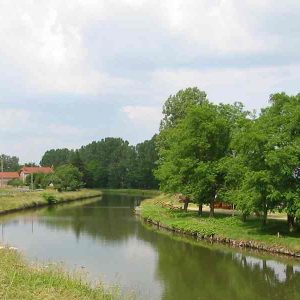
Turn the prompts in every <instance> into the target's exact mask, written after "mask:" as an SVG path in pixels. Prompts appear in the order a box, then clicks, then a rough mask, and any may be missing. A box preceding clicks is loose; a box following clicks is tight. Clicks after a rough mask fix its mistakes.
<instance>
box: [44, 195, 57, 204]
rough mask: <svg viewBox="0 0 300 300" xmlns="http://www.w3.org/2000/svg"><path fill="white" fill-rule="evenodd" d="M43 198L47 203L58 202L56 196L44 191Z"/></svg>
mask: <svg viewBox="0 0 300 300" xmlns="http://www.w3.org/2000/svg"><path fill="white" fill-rule="evenodd" d="M43 198H44V199H45V200H46V201H47V203H48V204H55V203H57V202H58V200H57V198H55V196H54V195H53V194H48V193H44V194H43Z"/></svg>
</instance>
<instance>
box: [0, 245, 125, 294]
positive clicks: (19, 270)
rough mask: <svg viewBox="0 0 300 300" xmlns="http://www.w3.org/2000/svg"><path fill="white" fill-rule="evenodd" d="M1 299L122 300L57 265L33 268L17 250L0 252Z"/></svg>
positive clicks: (114, 291) (111, 291)
mask: <svg viewBox="0 0 300 300" xmlns="http://www.w3.org/2000/svg"><path fill="white" fill-rule="evenodd" d="M0 258H1V259H0V299H3V300H4V299H14V300H16V299H22V300H29V299H30V300H32V299H40V300H45V299H46V300H48V299H70V300H76V299H78V300H79V299H80V300H81V299H97V300H98V299H99V300H102V299H120V298H119V296H120V295H119V292H118V290H116V289H112V290H110V291H108V290H106V289H104V287H103V286H102V285H98V286H97V287H95V288H92V287H91V286H90V285H89V284H87V283H86V282H85V281H83V280H81V279H80V277H79V275H78V274H77V275H76V274H73V275H70V274H69V273H66V272H64V271H63V270H61V269H59V268H57V266H56V267H54V266H47V267H41V266H33V265H28V264H27V263H26V262H24V259H23V258H22V256H21V255H20V254H19V253H18V252H17V251H14V250H8V249H6V248H4V249H1V250H0Z"/></svg>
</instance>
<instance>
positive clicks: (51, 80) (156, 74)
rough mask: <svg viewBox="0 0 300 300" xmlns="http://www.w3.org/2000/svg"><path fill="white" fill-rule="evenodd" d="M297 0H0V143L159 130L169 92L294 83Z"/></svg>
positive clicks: (250, 102)
mask: <svg viewBox="0 0 300 300" xmlns="http://www.w3.org/2000/svg"><path fill="white" fill-rule="evenodd" d="M299 48H300V1H299V0H285V1H279V0H243V1H240V0H0V153H6V154H10V155H18V156H19V157H20V159H21V161H22V162H25V161H37V162H38V161H39V160H40V158H41V155H42V154H43V153H44V151H45V150H47V149H50V148H57V147H70V148H76V147H79V146H81V145H83V144H87V143H89V142H91V141H92V140H99V139H101V138H103V137H106V136H120V137H122V138H124V139H127V140H129V141H130V142H131V143H133V144H135V143H138V142H140V141H143V140H144V139H148V138H151V136H152V135H153V134H154V133H155V132H156V131H157V129H158V125H159V120H160V117H161V107H162V104H163V102H164V101H165V100H166V98H167V97H168V96H169V95H170V94H174V93H176V92H177V91H178V90H180V89H183V88H186V87H189V86H198V87H199V88H200V89H202V90H205V91H206V92H207V94H208V97H209V99H210V100H211V101H213V102H216V103H217V102H226V103H232V102H234V101H242V102H244V103H245V105H246V107H247V108H249V109H259V108H261V107H263V106H266V105H267V102H268V97H269V95H270V94H271V93H274V92H280V91H286V92H287V93H289V94H296V93H298V92H299V91H300V87H299V82H300V51H299Z"/></svg>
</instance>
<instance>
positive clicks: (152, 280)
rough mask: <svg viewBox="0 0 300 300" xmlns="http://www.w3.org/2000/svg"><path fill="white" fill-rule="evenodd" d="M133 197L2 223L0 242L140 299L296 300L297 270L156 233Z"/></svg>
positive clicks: (71, 206)
mask: <svg viewBox="0 0 300 300" xmlns="http://www.w3.org/2000/svg"><path fill="white" fill-rule="evenodd" d="M140 200H141V198H139V197H125V196H104V197H103V199H102V200H96V201H89V202H82V203H73V204H68V205H64V206H54V207H52V208H48V209H43V210H38V211H35V212H26V213H23V214H21V215H14V216H11V217H5V218H1V219H0V222H2V242H7V243H10V244H12V245H16V246H17V247H19V248H21V249H24V250H25V251H26V254H27V255H29V257H37V258H38V259H44V260H48V259H50V260H55V261H64V262H66V263H67V264H68V265H69V266H74V265H77V266H81V265H83V266H85V267H86V269H87V270H88V271H89V272H90V276H91V278H99V276H101V277H102V278H104V280H106V281H108V282H114V281H118V282H119V284H120V285H121V286H122V288H123V289H124V290H125V291H128V290H132V289H135V290H138V291H139V292H138V293H139V295H140V296H141V298H143V299H174V300H176V299H225V300H226V299H251V300H252V299H265V300H266V299H299V295H300V267H299V266H298V265H297V264H296V263H295V262H294V261H280V260H275V259H266V258H262V257H258V256H253V255H249V254H247V253H244V252H238V251H234V250H231V249H226V248H219V247H216V246H209V245H208V244H203V245H202V246H201V245H200V246H199V244H197V245H195V244H194V243H191V242H186V241H183V240H182V239H179V238H176V237H172V236H171V235H170V234H164V233H157V232H156V231H155V230H152V229H149V228H147V227H146V226H144V225H142V224H141V223H140V221H139V220H138V219H137V218H135V217H134V215H133V209H134V207H135V205H137V204H138V203H139V201H140Z"/></svg>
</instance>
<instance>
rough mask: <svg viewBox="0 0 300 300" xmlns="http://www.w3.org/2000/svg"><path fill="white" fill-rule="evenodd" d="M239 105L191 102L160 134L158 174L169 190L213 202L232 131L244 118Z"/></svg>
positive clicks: (228, 151)
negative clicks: (179, 117) (178, 117)
mask: <svg viewBox="0 0 300 300" xmlns="http://www.w3.org/2000/svg"><path fill="white" fill-rule="evenodd" d="M246 115H247V114H246V113H244V112H243V107H242V106H241V105H240V104H236V105H214V104H212V103H209V102H208V101H205V102H203V103H201V105H194V104H191V106H190V107H189V108H187V109H186V111H185V115H181V119H180V120H177V123H175V124H174V125H173V126H172V127H169V128H167V129H163V130H162V131H161V133H160V135H161V136H160V141H162V140H163V142H161V143H158V146H159V154H160V160H159V166H158V169H157V171H156V173H155V174H156V176H157V178H158V179H159V180H160V184H161V188H162V189H163V190H164V191H166V192H172V193H174V192H175V193H183V194H184V195H187V196H189V197H190V198H191V199H192V200H193V201H195V202H198V203H199V204H203V203H210V205H211V208H212V213H213V202H214V200H215V198H216V197H217V195H218V194H219V192H220V191H221V189H222V188H223V185H224V176H225V174H224V166H223V165H224V159H225V158H226V157H228V156H229V155H230V153H231V152H230V141H231V136H232V134H233V131H234V130H236V128H237V127H238V125H239V124H242V123H243V122H244V120H245V117H246Z"/></svg>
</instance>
